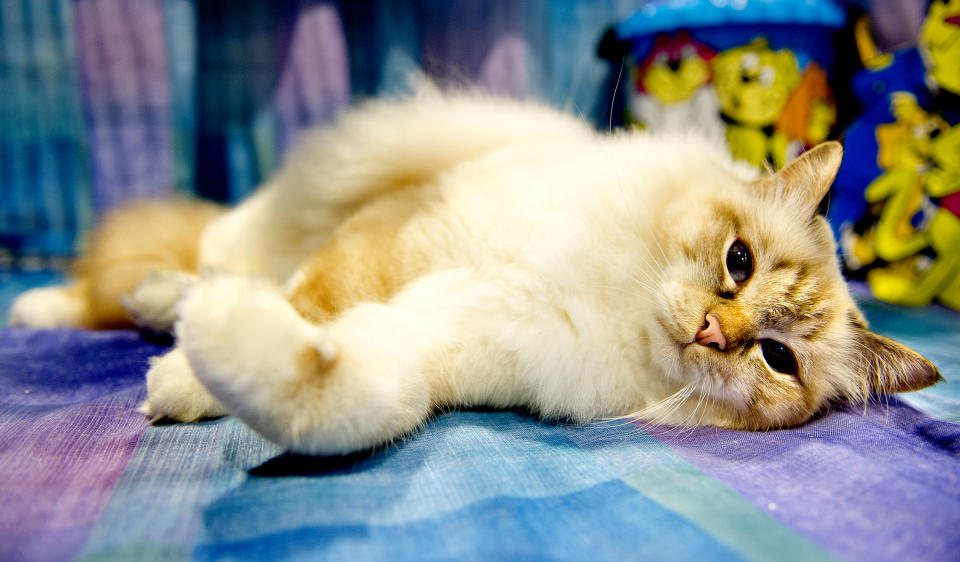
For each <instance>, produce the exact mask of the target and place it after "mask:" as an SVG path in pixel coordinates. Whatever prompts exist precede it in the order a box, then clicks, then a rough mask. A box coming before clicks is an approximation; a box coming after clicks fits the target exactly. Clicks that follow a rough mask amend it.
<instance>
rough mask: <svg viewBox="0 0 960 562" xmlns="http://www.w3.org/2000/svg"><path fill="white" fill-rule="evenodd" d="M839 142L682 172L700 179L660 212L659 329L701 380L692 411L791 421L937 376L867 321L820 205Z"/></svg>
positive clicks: (711, 416)
mask: <svg viewBox="0 0 960 562" xmlns="http://www.w3.org/2000/svg"><path fill="white" fill-rule="evenodd" d="M842 152H843V151H842V148H841V146H840V145H839V144H838V143H836V142H832V143H826V144H822V145H820V146H818V147H816V148H814V149H812V150H810V151H808V152H806V153H805V154H803V155H802V156H801V157H800V158H798V159H797V160H795V161H794V162H793V163H791V164H789V165H788V166H787V167H785V168H784V169H783V170H781V171H780V172H778V173H776V174H771V175H768V176H766V177H762V178H759V179H754V180H749V179H745V177H744V176H743V175H742V174H737V173H733V172H723V171H719V172H718V171H717V170H714V169H711V167H710V166H695V167H691V169H690V170H689V171H688V172H685V173H687V174H689V175H690V177H689V178H687V180H688V182H689V184H690V185H692V186H693V187H691V188H689V189H688V190H687V192H686V193H685V195H683V196H680V197H677V198H675V199H674V200H673V202H672V203H670V204H668V205H667V206H666V208H665V210H664V212H663V213H662V215H661V217H660V219H661V225H660V230H661V232H662V233H663V235H662V237H661V239H660V245H661V246H662V248H661V249H662V251H663V255H664V256H669V259H667V260H666V261H665V263H664V264H663V266H662V268H661V269H662V270H663V271H662V275H661V278H660V279H659V287H660V289H659V292H658V293H657V294H656V295H655V299H654V301H655V303H656V304H655V310H656V314H655V315H654V317H655V320H654V324H653V325H652V327H651V328H650V329H649V337H650V342H651V346H652V350H653V356H654V360H655V361H656V362H657V363H658V364H659V365H660V367H661V368H662V370H663V371H664V372H665V373H666V375H667V376H668V378H670V379H672V380H673V381H674V382H675V383H677V384H678V385H679V386H681V387H684V388H692V389H694V392H693V394H692V395H693V396H696V398H693V399H696V400H698V402H699V404H700V405H701V407H700V408H701V410H702V411H701V412H699V413H697V414H695V415H694V419H693V420H691V421H693V422H696V421H697V420H703V421H706V422H708V423H711V424H714V425H720V426H726V427H734V428H741V429H765V428H775V427H784V426H791V425H796V424H798V423H801V422H803V421H805V420H807V419H809V418H810V417H811V416H813V415H814V414H815V413H817V412H818V411H821V410H822V409H824V407H825V406H826V405H827V404H829V403H831V402H838V401H857V402H859V401H862V400H865V399H867V398H868V397H869V396H870V395H871V394H887V393H892V392H900V391H907V390H915V389H919V388H923V387H925V386H928V385H930V384H933V383H935V382H936V381H937V380H939V378H940V375H939V373H938V371H937V369H936V367H934V366H933V365H932V364H931V363H930V362H929V361H927V360H926V359H924V358H923V357H922V356H920V355H919V354H917V353H916V352H914V351H912V350H911V349H909V348H907V347H905V346H903V345H900V344H898V343H896V342H894V341H892V340H889V339H887V338H884V337H882V336H879V335H877V334H875V333H873V332H871V331H869V330H868V329H867V326H866V322H865V321H864V317H863V314H861V312H860V311H859V310H858V308H857V306H856V304H855V303H854V301H853V299H852V298H851V296H850V293H849V290H848V288H847V285H846V283H845V281H844V279H843V278H842V276H841V274H840V269H839V266H838V262H837V256H836V244H835V241H834V238H833V234H832V231H831V229H830V225H829V224H828V223H827V221H826V219H824V218H823V217H822V216H819V215H817V206H818V203H819V202H820V200H821V198H822V197H823V196H824V194H825V193H826V192H827V190H828V189H829V187H830V184H831V183H832V181H833V178H834V176H835V175H836V172H837V169H838V167H839V165H840V160H841V156H842ZM701 397H702V400H701ZM701 416H702V417H701ZM672 421H673V422H674V423H676V422H677V421H678V420H676V419H674V420H672Z"/></svg>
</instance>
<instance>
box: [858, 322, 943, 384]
mask: <svg viewBox="0 0 960 562" xmlns="http://www.w3.org/2000/svg"><path fill="white" fill-rule="evenodd" d="M858 331H859V339H860V349H861V350H862V353H863V355H862V356H861V366H862V371H861V372H862V373H863V374H864V375H865V376H866V378H867V387H868V388H869V389H870V391H871V392H872V393H873V394H880V395H887V394H892V393H894V392H907V391H911V390H920V389H921V388H926V387H928V386H930V385H932V384H934V383H937V382H939V381H941V380H943V378H942V377H941V376H940V371H938V370H937V368H936V366H934V364H933V363H931V362H930V361H928V360H927V359H926V358H924V357H923V356H922V355H920V354H919V353H917V352H916V351H914V350H912V349H910V348H909V347H907V346H905V345H903V344H900V343H897V342H895V341H893V340H891V339H889V338H885V337H883V336H881V335H878V334H875V333H873V332H871V331H870V330H868V329H865V328H858Z"/></svg>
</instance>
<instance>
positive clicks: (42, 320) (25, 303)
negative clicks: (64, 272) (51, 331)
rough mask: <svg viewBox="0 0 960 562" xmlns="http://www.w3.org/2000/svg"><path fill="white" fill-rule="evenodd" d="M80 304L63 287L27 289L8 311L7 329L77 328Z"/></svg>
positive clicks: (81, 310)
mask: <svg viewBox="0 0 960 562" xmlns="http://www.w3.org/2000/svg"><path fill="white" fill-rule="evenodd" d="M83 318H84V303H83V301H82V300H81V298H80V297H79V296H78V295H76V294H74V293H73V292H71V291H70V290H69V289H68V288H66V287H42V288H39V289H31V290H29V291H26V292H25V293H23V294H21V295H20V296H18V297H17V298H16V299H15V300H14V301H13V305H12V306H11V307H10V320H9V322H10V325H11V326H25V327H29V328H57V327H78V326H81V325H82V324H83Z"/></svg>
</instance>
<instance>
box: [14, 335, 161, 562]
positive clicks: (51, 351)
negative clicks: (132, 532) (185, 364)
mask: <svg viewBox="0 0 960 562" xmlns="http://www.w3.org/2000/svg"><path fill="white" fill-rule="evenodd" d="M163 350H164V348H162V347H159V346H154V345H150V344H146V343H144V342H142V341H140V339H139V338H138V336H137V335H136V334H135V333H131V332H112V333H110V332H108V333H96V334H91V333H87V332H79V331H69V330H42V331H33V330H18V329H4V330H0V389H3V395H2V396H0V505H2V506H3V508H2V509H0V560H66V559H70V558H72V557H73V556H75V555H76V554H77V553H78V552H79V551H80V549H81V548H82V547H83V544H84V543H85V542H86V539H87V536H88V535H89V533H90V531H91V530H92V529H93V526H94V524H95V523H96V521H97V517H98V516H99V514H100V512H101V510H102V509H103V508H104V507H105V506H106V503H107V501H108V499H109V498H110V494H111V492H112V490H113V488H114V486H115V485H116V483H117V482H118V480H119V479H120V477H121V475H122V474H123V471H124V469H125V468H126V466H127V464H128V463H129V462H130V459H131V458H132V456H133V452H134V449H135V448H136V446H137V443H138V442H139V440H140V438H141V437H142V435H143V433H144V431H145V430H146V428H147V427H148V424H147V422H146V420H145V419H144V418H143V416H142V415H140V414H138V413H136V412H135V411H134V407H135V406H136V404H137V402H138V401H139V400H141V399H142V398H143V394H144V389H143V374H144V372H145V370H146V367H147V362H146V359H147V357H148V356H151V355H156V354H158V353H161V352H162V351H163Z"/></svg>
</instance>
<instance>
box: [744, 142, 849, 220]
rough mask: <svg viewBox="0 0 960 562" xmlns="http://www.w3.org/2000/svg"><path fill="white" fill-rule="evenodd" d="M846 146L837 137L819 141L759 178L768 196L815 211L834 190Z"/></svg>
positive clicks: (762, 189) (760, 185) (759, 182)
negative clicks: (832, 139)
mask: <svg viewBox="0 0 960 562" xmlns="http://www.w3.org/2000/svg"><path fill="white" fill-rule="evenodd" d="M842 159H843V146H841V145H840V143H839V142H837V141H830V142H824V143H821V144H818V145H817V146H815V147H813V148H811V149H810V150H808V151H806V152H804V153H803V154H801V155H800V156H798V157H797V158H796V159H795V160H793V161H792V162H790V163H789V164H787V165H786V166H784V168H783V169H782V170H780V171H779V172H777V173H775V174H771V175H769V176H766V177H764V178H761V179H760V180H758V181H757V187H758V188H759V189H760V190H761V192H762V193H763V194H764V195H765V196H766V197H770V198H773V199H776V200H780V201H792V202H795V203H796V204H798V205H800V206H801V208H802V209H804V210H805V211H806V210H809V214H810V215H813V214H814V213H816V211H817V206H818V205H819V204H820V200H821V199H823V196H824V195H826V194H827V191H829V190H830V185H831V184H832V183H833V178H835V177H836V176H837V171H838V170H839V169H840V161H841V160H842Z"/></svg>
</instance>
